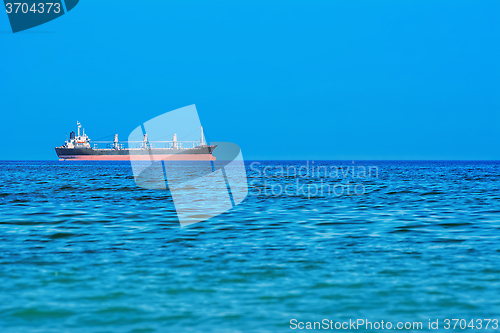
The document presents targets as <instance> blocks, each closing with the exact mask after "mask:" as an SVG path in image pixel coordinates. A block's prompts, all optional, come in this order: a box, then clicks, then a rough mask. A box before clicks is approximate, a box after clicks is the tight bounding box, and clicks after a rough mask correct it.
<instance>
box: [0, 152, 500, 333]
mask: <svg viewBox="0 0 500 333" xmlns="http://www.w3.org/2000/svg"><path fill="white" fill-rule="evenodd" d="M303 165H305V162H300V161H295V162H294V161H288V162H283V161H281V162H269V161H268V162H265V161H261V162H260V164H257V163H256V164H253V165H252V166H251V164H250V162H249V163H248V165H247V167H248V180H249V183H250V185H251V187H250V189H249V191H250V194H249V196H248V197H247V199H245V201H244V202H243V203H241V204H240V205H238V206H236V207H235V208H233V209H232V210H231V211H229V212H227V213H224V214H222V215H219V216H217V217H214V218H211V219H210V220H208V221H205V222H200V223H197V224H194V225H191V226H189V227H183V228H181V227H180V226H179V224H178V222H177V219H176V213H175V208H174V206H173V203H172V201H171V199H170V197H169V195H168V192H166V191H154V190H144V189H141V188H138V187H136V186H135V183H134V179H133V177H132V172H131V169H130V166H129V165H128V164H127V163H118V162H100V163H96V162H80V163H67V162H66V163H64V162H1V163H0V184H1V189H0V216H1V218H0V250H1V251H0V331H1V332H2V333H3V332H257V331H261V332H278V331H291V330H290V320H291V319H294V318H295V319H297V320H298V321H304V322H305V321H319V320H322V319H324V318H328V319H331V320H334V321H344V320H349V319H358V318H365V319H371V320H373V321H377V320H378V321H380V320H384V321H393V322H398V321H412V322H413V321H422V322H423V323H424V327H427V323H428V320H429V319H432V320H436V319H439V320H440V322H441V321H442V320H444V319H446V318H463V319H468V320H470V319H476V318H499V317H500V300H499V298H498V295H499V294H500V282H499V281H500V280H499V276H500V239H499V238H500V162H361V161H356V162H354V163H353V162H351V161H349V162H333V161H332V162H321V161H315V165H316V166H327V167H328V168H330V167H332V166H337V167H338V166H342V170H349V169H347V168H348V167H351V168H353V167H358V166H374V167H376V168H377V170H378V174H372V175H371V176H370V177H357V175H354V177H353V174H352V173H351V174H345V175H341V176H339V177H337V176H336V175H330V174H329V175H317V174H315V175H309V176H303V177H297V176H294V175H290V174H288V175H284V174H282V173H281V172H280V170H281V169H280V167H283V169H286V168H287V167H288V168H290V167H292V166H296V167H297V168H298V167H300V166H303ZM265 167H267V169H266V173H265V174H264V168H265ZM337 170H338V169H337ZM347 183H350V184H357V185H358V189H361V188H363V194H359V191H358V194H352V192H351V193H350V195H348V194H346V193H343V194H340V195H336V194H332V193H330V194H328V193H326V192H323V193H320V192H318V193H315V192H317V190H319V189H320V186H323V188H325V186H334V185H339V184H347ZM287 184H288V185H289V186H290V187H289V191H288V193H282V192H280V190H279V189H280V187H283V186H285V185H287ZM304 184H305V185H308V186H310V188H311V189H312V190H311V191H309V192H307V191H305V190H304V188H303V187H302V191H298V192H297V191H296V190H297V189H296V187H297V185H299V187H300V186H303V185H304ZM273 190H274V194H273V192H272V191H273ZM259 192H260V194H258V193H259ZM337 193H338V192H337ZM490 327H491V326H490Z"/></svg>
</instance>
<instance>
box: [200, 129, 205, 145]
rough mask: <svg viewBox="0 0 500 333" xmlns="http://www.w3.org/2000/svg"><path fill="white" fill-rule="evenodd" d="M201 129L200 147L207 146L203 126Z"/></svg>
mask: <svg viewBox="0 0 500 333" xmlns="http://www.w3.org/2000/svg"><path fill="white" fill-rule="evenodd" d="M200 129H201V140H200V146H204V145H205V140H203V126H200Z"/></svg>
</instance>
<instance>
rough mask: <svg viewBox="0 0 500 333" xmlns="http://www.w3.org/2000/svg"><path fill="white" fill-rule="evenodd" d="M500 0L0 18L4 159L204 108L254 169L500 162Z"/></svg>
mask: <svg viewBox="0 0 500 333" xmlns="http://www.w3.org/2000/svg"><path fill="white" fill-rule="evenodd" d="M499 12H500V2H498V1H487V0H486V1H480V2H479V1H456V0H455V1H430V0H429V1H425V0H422V1H400V0H394V1H390V0H381V1H356V0H352V1H314V0H313V1H293V0H289V1H279V0H276V1H215V0H213V1H192V0H182V1H181V0H177V1H163V0H162V1H140V2H138V1H126V0H124V1H96V0H86V1H81V2H80V3H79V4H78V6H77V7H75V9H73V10H72V11H71V12H69V13H68V14H66V15H64V16H62V17H60V18H58V19H56V20H54V21H52V22H49V23H47V24H44V25H42V26H40V27H37V28H34V29H31V30H28V31H26V32H22V33H17V34H12V33H11V32H10V26H9V23H8V19H7V15H6V14H2V15H0V98H1V106H0V108H1V115H2V121H1V122H0V140H1V141H2V143H3V145H2V147H3V148H2V152H1V154H0V159H10V160H12V159H35V160H36V159H43V160H45V159H56V155H55V153H54V149H53V148H54V147H55V146H58V145H60V144H62V143H63V142H64V140H65V137H66V134H67V133H68V132H69V131H71V130H74V129H75V123H76V121H77V120H79V121H80V122H82V123H83V125H84V127H85V128H86V131H87V133H88V134H89V136H90V137H91V138H94V139H97V138H100V137H103V136H105V135H109V134H114V133H119V134H120V138H121V139H123V140H125V139H126V137H127V136H128V134H129V133H130V132H131V131H132V130H133V129H134V128H136V127H137V126H138V125H139V124H141V123H143V122H145V121H147V120H148V119H150V118H153V117H155V116H157V115H159V114H162V113H164V112H166V111H169V110H173V109H177V108H180V107H183V106H186V105H190V104H196V106H197V109H198V113H199V115H200V119H201V121H202V124H203V126H204V128H205V132H206V134H207V138H208V139H209V140H213V141H229V142H234V143H237V144H238V145H240V146H241V147H242V150H243V155H244V157H245V158H246V159H311V160H313V159H315V160H320V159H347V160H350V159H355V160H360V159H434V160H436V159H500V89H499V88H500V65H499V59H500V29H498V13H499Z"/></svg>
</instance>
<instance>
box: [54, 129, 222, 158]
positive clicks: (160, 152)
mask: <svg viewBox="0 0 500 333" xmlns="http://www.w3.org/2000/svg"><path fill="white" fill-rule="evenodd" d="M77 126H78V129H77V133H75V132H74V131H72V132H71V133H70V134H69V139H68V140H66V142H65V143H64V145H62V146H60V147H56V148H55V150H56V154H57V157H59V160H60V161H129V160H135V161H141V160H142V161H165V160H170V161H214V160H215V157H214V156H212V152H213V151H214V149H215V148H216V147H217V145H208V144H207V143H206V142H205V139H204V136H203V127H200V130H201V138H200V142H199V143H198V141H177V134H174V135H173V137H172V140H171V141H148V135H147V133H144V137H143V140H142V141H128V142H127V143H126V144H123V143H120V142H119V141H118V134H115V135H114V140H113V141H93V142H92V144H93V145H94V147H92V146H91V141H90V139H89V137H88V136H87V134H85V129H83V128H82V125H81V124H80V122H77ZM80 130H81V132H82V133H81V134H80ZM103 143H104V144H107V148H103V149H100V148H98V145H99V144H103ZM131 144H135V145H136V147H135V148H132V147H130V145H131ZM125 145H128V147H126V148H125Z"/></svg>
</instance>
